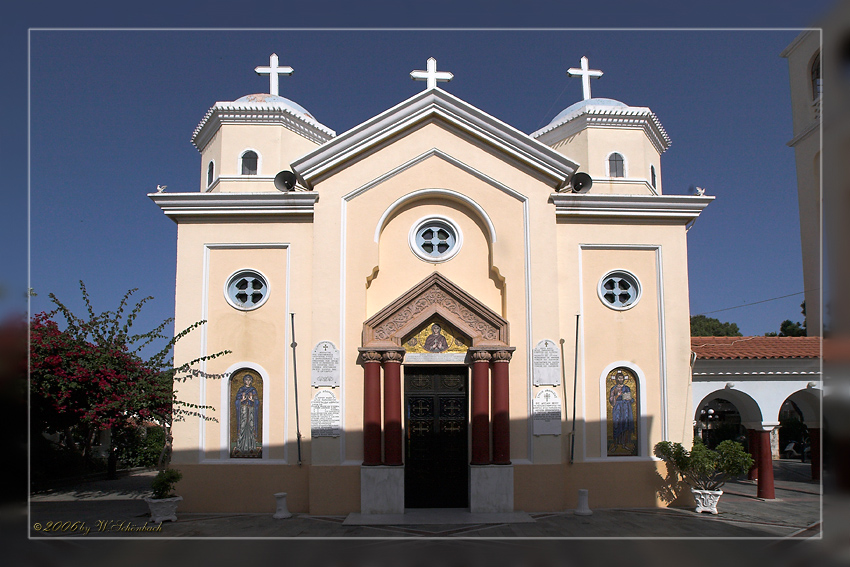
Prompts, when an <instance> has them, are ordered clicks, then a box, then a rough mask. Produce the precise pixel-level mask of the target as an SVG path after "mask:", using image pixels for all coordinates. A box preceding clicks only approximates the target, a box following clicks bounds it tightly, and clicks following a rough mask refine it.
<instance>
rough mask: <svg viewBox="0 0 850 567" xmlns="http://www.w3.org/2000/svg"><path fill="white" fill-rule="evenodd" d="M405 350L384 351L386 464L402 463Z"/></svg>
mask: <svg viewBox="0 0 850 567" xmlns="http://www.w3.org/2000/svg"><path fill="white" fill-rule="evenodd" d="M403 358H404V353H403V352H397V351H387V352H385V353H384V357H383V361H384V464H385V465H401V464H402V461H401V453H402V449H401V443H402V435H401V361H402V359H403Z"/></svg>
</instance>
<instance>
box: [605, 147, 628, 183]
mask: <svg viewBox="0 0 850 567" xmlns="http://www.w3.org/2000/svg"><path fill="white" fill-rule="evenodd" d="M625 170H626V166H625V160H624V159H623V156H621V155H620V154H618V153H617V152H614V153H613V154H611V155H610V156H608V177H625V175H626V174H625Z"/></svg>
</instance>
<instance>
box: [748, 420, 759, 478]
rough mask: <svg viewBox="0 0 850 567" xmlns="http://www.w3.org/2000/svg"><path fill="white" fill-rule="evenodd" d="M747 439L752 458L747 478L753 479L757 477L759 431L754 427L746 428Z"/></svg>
mask: <svg viewBox="0 0 850 567" xmlns="http://www.w3.org/2000/svg"><path fill="white" fill-rule="evenodd" d="M747 440H748V441H749V446H750V456H751V457H752V458H753V466H752V467H750V472H749V473H747V478H748V479H749V480H755V479H757V478H758V477H759V432H758V431H756V430H755V429H747Z"/></svg>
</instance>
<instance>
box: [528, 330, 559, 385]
mask: <svg viewBox="0 0 850 567" xmlns="http://www.w3.org/2000/svg"><path fill="white" fill-rule="evenodd" d="M531 364H532V366H533V368H534V385H535V386H557V385H559V384H560V383H561V359H560V358H559V356H558V348H557V347H556V346H555V342H554V341H550V340H549V339H543V340H542V341H540V342H539V343H537V346H536V347H534V349H533V350H532V353H531Z"/></svg>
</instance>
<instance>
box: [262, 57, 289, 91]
mask: <svg viewBox="0 0 850 567" xmlns="http://www.w3.org/2000/svg"><path fill="white" fill-rule="evenodd" d="M254 71H256V72H257V74H258V75H268V76H269V94H273V95H275V96H277V94H278V88H277V87H278V77H280V75H291V74H292V72H293V71H294V69H293V68H292V67H288V66H284V67H279V66H278V59H277V53H272V55H271V57H269V66H268V67H255V68H254Z"/></svg>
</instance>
